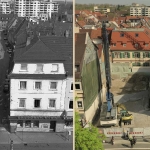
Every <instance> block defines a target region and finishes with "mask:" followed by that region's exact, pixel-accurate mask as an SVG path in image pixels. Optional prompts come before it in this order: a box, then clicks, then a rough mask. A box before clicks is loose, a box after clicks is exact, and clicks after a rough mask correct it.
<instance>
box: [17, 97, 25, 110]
mask: <svg viewBox="0 0 150 150" xmlns="http://www.w3.org/2000/svg"><path fill="white" fill-rule="evenodd" d="M21 100H24V107H20V101H21ZM18 108H26V98H19V103H18Z"/></svg>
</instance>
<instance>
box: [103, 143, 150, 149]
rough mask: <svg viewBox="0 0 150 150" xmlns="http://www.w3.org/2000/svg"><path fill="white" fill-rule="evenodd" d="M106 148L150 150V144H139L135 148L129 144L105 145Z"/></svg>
mask: <svg viewBox="0 0 150 150" xmlns="http://www.w3.org/2000/svg"><path fill="white" fill-rule="evenodd" d="M104 148H105V150H126V149H128V150H130V149H134V150H139V149H140V150H146V149H149V150H150V143H138V144H136V145H135V146H134V147H133V148H131V146H130V143H128V144H115V145H113V146H112V145H111V144H109V145H105V144H104Z"/></svg>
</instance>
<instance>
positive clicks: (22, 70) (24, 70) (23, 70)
mask: <svg viewBox="0 0 150 150" xmlns="http://www.w3.org/2000/svg"><path fill="white" fill-rule="evenodd" d="M22 65H26V69H21V66H22ZM27 71H28V64H26V63H22V64H20V72H27Z"/></svg>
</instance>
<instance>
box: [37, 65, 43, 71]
mask: <svg viewBox="0 0 150 150" xmlns="http://www.w3.org/2000/svg"><path fill="white" fill-rule="evenodd" d="M36 72H43V64H37V66H36Z"/></svg>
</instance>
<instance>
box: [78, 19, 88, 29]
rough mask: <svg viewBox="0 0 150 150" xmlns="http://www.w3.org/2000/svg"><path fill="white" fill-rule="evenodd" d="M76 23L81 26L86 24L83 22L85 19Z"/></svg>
mask: <svg viewBox="0 0 150 150" xmlns="http://www.w3.org/2000/svg"><path fill="white" fill-rule="evenodd" d="M78 24H79V25H80V26H81V27H83V26H84V25H86V23H85V21H83V20H81V21H80V20H79V21H78Z"/></svg>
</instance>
